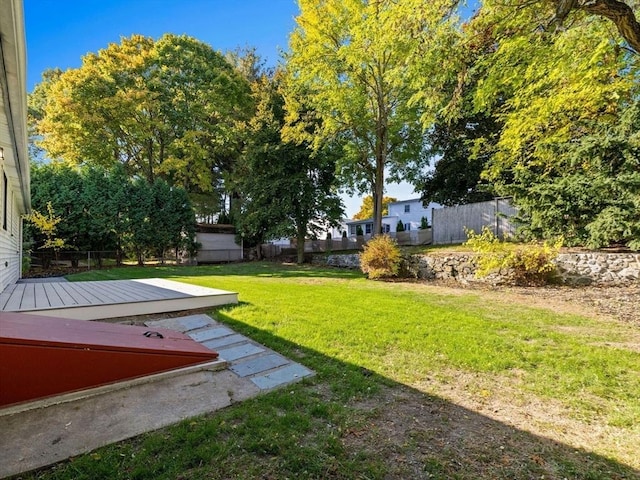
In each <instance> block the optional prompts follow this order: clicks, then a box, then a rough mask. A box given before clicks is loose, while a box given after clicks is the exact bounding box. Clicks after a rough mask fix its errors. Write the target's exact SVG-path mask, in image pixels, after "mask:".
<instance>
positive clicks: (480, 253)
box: [465, 227, 562, 285]
mask: <svg viewBox="0 0 640 480" xmlns="http://www.w3.org/2000/svg"><path fill="white" fill-rule="evenodd" d="M467 237H468V240H467V242H466V243H465V245H468V246H469V247H471V248H472V249H473V251H474V252H475V253H476V254H477V258H476V262H477V265H478V270H477V271H476V275H477V276H478V277H486V276H487V275H489V274H491V273H494V272H500V274H501V275H503V276H505V277H506V278H507V279H508V280H509V281H511V282H512V283H514V284H516V285H545V284H547V283H549V281H550V280H551V279H552V278H553V277H554V275H555V271H556V266H555V264H554V263H553V260H554V259H555V258H556V257H557V256H558V252H559V251H560V247H561V246H562V239H559V240H557V241H556V242H555V243H553V244H549V243H547V242H544V243H538V244H516V243H511V242H504V241H501V240H500V239H498V238H497V237H496V236H495V235H494V234H493V232H492V231H491V230H490V229H489V228H488V227H484V228H483V229H482V233H480V234H476V233H475V232H474V231H473V230H469V231H467Z"/></svg>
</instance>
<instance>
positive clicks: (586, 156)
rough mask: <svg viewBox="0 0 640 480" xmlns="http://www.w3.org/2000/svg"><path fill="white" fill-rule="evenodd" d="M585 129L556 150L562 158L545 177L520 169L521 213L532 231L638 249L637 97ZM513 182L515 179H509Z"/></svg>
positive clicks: (575, 241) (639, 170) (639, 160)
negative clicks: (618, 112)
mask: <svg viewBox="0 0 640 480" xmlns="http://www.w3.org/2000/svg"><path fill="white" fill-rule="evenodd" d="M585 127H586V128H585V130H586V131H589V133H586V134H584V135H582V136H581V137H580V138H579V139H576V140H575V141H573V142H570V143H568V144H566V145H565V146H563V148H562V149H561V150H559V153H560V155H561V156H562V158H563V161H562V162H561V163H560V164H559V165H558V166H557V167H556V168H554V169H548V171H547V173H546V175H545V176H544V177H540V176H536V172H535V171H531V172H530V173H529V174H528V175H526V176H525V175H524V174H523V175H521V176H520V177H519V183H520V181H526V182H527V184H528V185H526V186H525V185H517V188H518V192H519V195H518V199H519V201H518V203H519V206H520V210H521V212H520V215H521V216H522V217H524V218H525V219H526V223H527V229H526V230H527V231H528V232H529V233H531V234H532V236H537V237H543V238H553V237H554V236H558V235H563V236H565V238H566V240H567V243H568V244H580V245H587V246H589V247H592V248H599V247H606V246H609V245H612V244H626V245H628V246H629V247H631V248H632V249H640V153H639V152H640V134H638V131H639V129H640V103H638V102H635V103H634V104H632V105H629V106H628V107H627V108H626V109H625V110H624V112H623V113H622V114H621V116H620V118H619V119H618V121H617V122H616V123H615V124H613V125H610V124H608V122H600V121H593V122H589V123H585ZM514 186H515V184H514Z"/></svg>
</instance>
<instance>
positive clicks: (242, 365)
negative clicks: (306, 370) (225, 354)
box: [230, 353, 291, 377]
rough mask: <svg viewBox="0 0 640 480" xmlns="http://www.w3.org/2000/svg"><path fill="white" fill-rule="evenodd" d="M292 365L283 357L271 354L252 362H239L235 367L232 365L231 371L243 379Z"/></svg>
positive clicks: (254, 359)
mask: <svg viewBox="0 0 640 480" xmlns="http://www.w3.org/2000/svg"><path fill="white" fill-rule="evenodd" d="M290 363H291V362H290V361H289V360H287V359H286V358H284V357H283V356H282V355H278V354H276V353H270V354H268V355H261V356H259V357H257V358H253V359H251V360H245V361H244V362H238V363H236V364H235V365H232V366H231V367H230V369H231V371H233V372H235V373H237V374H238V375H240V376H241V377H246V376H248V375H253V374H256V373H260V372H265V371H267V370H272V369H274V368H277V367H281V366H283V365H288V364H290Z"/></svg>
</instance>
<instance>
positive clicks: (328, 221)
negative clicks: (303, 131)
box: [231, 73, 343, 263]
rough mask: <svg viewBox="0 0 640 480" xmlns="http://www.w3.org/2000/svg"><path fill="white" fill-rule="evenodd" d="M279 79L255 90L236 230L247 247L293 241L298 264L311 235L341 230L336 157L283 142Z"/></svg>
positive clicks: (237, 186) (240, 170) (238, 185)
mask: <svg viewBox="0 0 640 480" xmlns="http://www.w3.org/2000/svg"><path fill="white" fill-rule="evenodd" d="M280 82H281V79H280V74H279V73H276V74H275V76H274V77H273V78H269V77H268V76H266V75H264V76H262V77H261V78H260V79H259V80H257V81H256V82H254V84H253V94H254V101H255V104H256V114H255V116H254V117H253V118H252V119H251V121H250V122H249V123H248V125H247V127H246V132H245V135H246V143H245V148H244V150H243V152H242V155H241V158H240V159H239V161H238V163H237V164H236V167H235V170H234V172H233V175H232V178H231V180H232V185H233V188H234V190H235V191H236V192H238V193H239V194H240V195H241V197H242V201H241V207H240V212H239V215H238V218H237V219H236V228H237V230H238V232H239V233H240V235H243V238H244V240H245V242H247V244H248V245H259V244H260V243H263V242H264V241H265V240H268V239H274V238H280V237H294V238H296V241H297V253H298V263H302V262H303V260H304V241H305V238H306V237H307V235H311V236H314V235H318V234H320V233H321V232H323V231H326V229H327V226H330V225H337V222H338V220H339V219H340V217H341V216H342V215H343V207H342V201H341V199H340V197H339V196H338V194H337V189H336V178H335V162H336V152H335V151H333V150H332V149H331V148H329V147H325V148H323V149H320V150H317V151H316V152H312V151H311V150H310V149H309V148H307V145H306V144H305V143H302V144H296V143H293V142H288V141H285V140H283V139H282V137H281V135H280V131H281V128H282V126H283V124H284V99H283V97H282V94H281V92H280Z"/></svg>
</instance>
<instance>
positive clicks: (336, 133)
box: [285, 0, 455, 235]
mask: <svg viewBox="0 0 640 480" xmlns="http://www.w3.org/2000/svg"><path fill="white" fill-rule="evenodd" d="M299 5H300V16H299V17H297V19H296V22H297V27H296V29H295V31H294V32H293V33H292V34H291V37H290V42H289V46H290V53H288V54H287V55H286V62H287V67H286V68H287V83H286V94H285V95H286V100H287V109H288V117H287V129H286V132H285V133H286V137H287V138H289V139H295V140H297V141H302V140H304V141H308V142H309V143H310V144H311V145H312V146H313V147H314V149H316V150H318V149H319V148H321V147H322V146H323V145H324V144H325V143H326V142H327V141H333V140H339V141H341V142H342V143H343V145H344V146H345V149H344V155H343V156H341V158H340V160H339V163H338V171H339V173H340V175H341V179H342V180H343V182H344V183H345V185H346V186H347V188H348V189H350V190H357V191H359V192H364V191H366V190H368V191H370V192H371V194H372V197H373V204H374V207H373V218H374V228H373V233H374V235H377V234H379V233H380V231H381V225H382V210H383V208H382V199H383V190H384V180H385V178H384V177H385V168H387V169H389V172H390V175H391V179H392V180H400V179H403V177H405V176H407V175H408V174H410V173H412V172H413V171H414V170H415V169H416V168H417V169H419V168H420V167H421V166H422V162H421V160H422V159H423V157H422V146H423V142H422V140H423V136H422V133H423V128H422V127H423V124H424V123H429V119H431V118H432V117H433V114H434V113H435V111H436V110H437V108H438V106H439V102H440V100H441V98H442V95H441V89H440V86H441V84H442V83H443V82H444V81H445V78H443V75H446V74H447V69H445V68H443V64H444V63H446V62H447V59H448V57H447V56H446V55H445V54H444V52H446V51H447V49H448V48H447V47H448V46H449V45H450V43H451V41H452V39H453V38H454V37H455V35H454V28H453V26H454V24H455V19H454V18H452V17H451V16H450V10H449V8H448V7H449V6H450V5H449V3H447V2H442V1H426V0H402V1H392V0H380V1H376V2H369V1H365V0H351V1H346V2H345V1H342V0H327V1H324V2H317V1H315V0H300V1H299ZM412 167H413V169H412Z"/></svg>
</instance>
